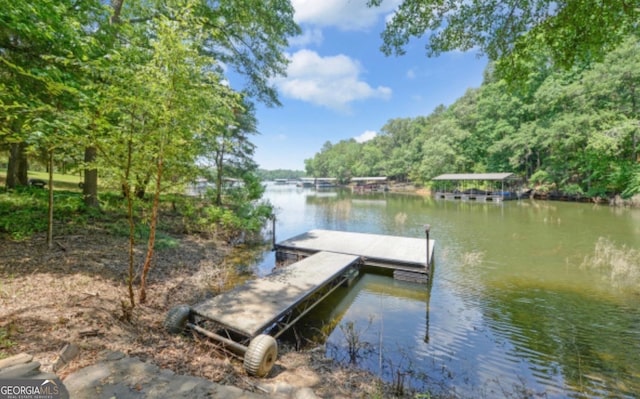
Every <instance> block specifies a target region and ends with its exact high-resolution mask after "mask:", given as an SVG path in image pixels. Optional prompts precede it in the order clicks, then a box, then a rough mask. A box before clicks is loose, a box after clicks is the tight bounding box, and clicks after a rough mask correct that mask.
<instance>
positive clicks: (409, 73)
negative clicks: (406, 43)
mask: <svg viewBox="0 0 640 399" xmlns="http://www.w3.org/2000/svg"><path fill="white" fill-rule="evenodd" d="M407 78H408V79H415V78H416V70H415V69H414V68H411V69H409V70H408V71H407Z"/></svg>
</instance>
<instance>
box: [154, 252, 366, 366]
mask: <svg viewBox="0 0 640 399" xmlns="http://www.w3.org/2000/svg"><path fill="white" fill-rule="evenodd" d="M359 262H360V257H358V256H355V255H346V254H340V253H335V252H324V251H321V252H318V253H316V254H314V255H312V256H309V257H308V258H305V259H303V260H301V261H299V262H296V263H293V264H291V265H289V266H287V267H283V268H279V269H277V270H276V271H274V272H273V273H272V274H270V275H268V276H266V277H263V278H259V279H255V280H251V281H248V282H246V283H245V284H242V285H240V286H238V287H236V288H234V289H232V290H231V291H228V292H225V293H222V294H220V295H218V296H216V297H214V298H212V299H210V300H207V301H205V302H202V303H200V304H198V305H196V306H194V307H190V306H187V305H181V306H178V307H175V308H173V309H171V310H170V311H169V313H168V314H167V318H166V320H165V327H166V328H167V330H169V332H172V333H179V332H182V331H184V330H185V328H189V329H191V330H193V331H197V332H199V333H201V334H203V335H206V336H208V337H210V338H212V339H214V340H215V341H217V342H218V343H220V344H222V345H223V346H224V347H225V348H227V349H229V350H230V351H231V352H232V353H235V354H237V355H239V356H243V357H244V366H245V369H246V371H247V372H248V373H249V374H250V375H257V376H260V377H262V376H265V375H266V374H268V373H269V371H270V370H271V368H272V367H273V364H274V363H275V360H276V357H277V343H276V340H275V338H277V337H278V336H279V335H281V334H282V333H283V332H284V331H285V330H286V329H287V328H289V327H290V326H292V325H293V324H294V323H295V322H296V321H298V320H299V319H300V318H301V317H302V316H304V315H305V314H306V313H307V312H309V311H310V310H311V309H312V308H313V307H315V306H316V305H317V304H318V303H319V302H320V301H322V300H323V299H324V298H325V297H327V296H328V295H329V294H330V293H332V292H333V291H334V290H335V289H336V288H337V287H339V286H340V285H341V284H343V283H345V282H346V281H347V280H349V278H351V276H352V275H351V272H352V270H354V269H355V268H356V267H357V266H358V264H359ZM267 334H269V335H267Z"/></svg>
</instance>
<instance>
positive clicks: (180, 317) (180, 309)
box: [164, 305, 193, 334]
mask: <svg viewBox="0 0 640 399" xmlns="http://www.w3.org/2000/svg"><path fill="white" fill-rule="evenodd" d="M188 322H193V315H192V314H191V307H190V306H189V305H178V306H176V307H174V308H171V309H170V310H169V311H168V312H167V317H166V318H165V319H164V328H165V329H166V330H167V331H168V332H170V333H171V334H182V333H183V332H184V331H185V329H186V328H187V323H188Z"/></svg>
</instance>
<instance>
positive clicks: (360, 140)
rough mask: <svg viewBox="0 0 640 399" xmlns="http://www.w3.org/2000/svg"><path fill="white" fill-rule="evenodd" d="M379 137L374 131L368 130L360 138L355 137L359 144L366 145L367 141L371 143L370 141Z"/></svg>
mask: <svg viewBox="0 0 640 399" xmlns="http://www.w3.org/2000/svg"><path fill="white" fill-rule="evenodd" d="M377 135H378V133H376V132H374V131H373V130H367V131H365V132H364V133H362V134H361V135H360V136H356V137H354V139H355V140H356V141H357V142H358V143H364V142H365V141H369V140H371V139H373V138H374V137H376V136H377Z"/></svg>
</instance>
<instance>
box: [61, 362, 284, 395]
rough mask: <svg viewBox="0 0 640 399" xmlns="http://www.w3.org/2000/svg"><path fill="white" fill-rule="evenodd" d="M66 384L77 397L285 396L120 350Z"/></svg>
mask: <svg viewBox="0 0 640 399" xmlns="http://www.w3.org/2000/svg"><path fill="white" fill-rule="evenodd" d="M64 385H65V386H66V388H67V390H68V391H69V394H70V396H71V398H74V399H85V398H86V399H89V398H90V399H138V398H144V399H161V398H162V399H165V398H175V399H178V398H185V399H187V398H189V399H204V398H216V399H265V398H278V399H281V398H285V397H283V396H280V395H278V396H266V395H261V394H257V393H253V392H248V391H243V390H241V389H240V388H237V387H233V386H227V385H220V384H217V383H214V382H211V381H209V380H207V379H204V378H199V377H193V376H187V375H177V374H175V373H174V372H173V371H171V370H167V369H161V368H160V367H158V366H157V365H155V364H153V363H146V362H143V361H141V360H140V359H138V358H135V357H126V356H125V355H124V354H122V353H119V352H111V353H109V354H108V355H107V356H106V357H105V360H104V361H101V362H98V363H96V364H94V365H93V366H89V367H85V368H83V369H80V370H78V371H76V372H74V373H72V374H70V375H69V376H67V378H65V379H64Z"/></svg>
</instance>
